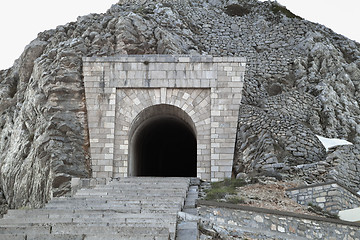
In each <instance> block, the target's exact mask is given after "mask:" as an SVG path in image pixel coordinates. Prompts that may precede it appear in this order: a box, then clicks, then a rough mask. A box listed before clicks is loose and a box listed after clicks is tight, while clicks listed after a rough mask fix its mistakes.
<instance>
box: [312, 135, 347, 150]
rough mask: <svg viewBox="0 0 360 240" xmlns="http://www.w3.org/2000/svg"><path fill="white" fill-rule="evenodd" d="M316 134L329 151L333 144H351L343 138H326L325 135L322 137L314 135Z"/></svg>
mask: <svg viewBox="0 0 360 240" xmlns="http://www.w3.org/2000/svg"><path fill="white" fill-rule="evenodd" d="M316 136H317V137H318V139H319V140H320V142H321V143H322V144H323V145H324V147H325V148H326V151H329V149H330V148H332V147H335V146H342V145H353V144H352V143H351V142H349V141H346V140H343V139H338V138H326V137H322V136H319V135H316Z"/></svg>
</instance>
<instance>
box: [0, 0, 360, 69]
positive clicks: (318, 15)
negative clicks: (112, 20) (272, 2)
mask: <svg viewBox="0 0 360 240" xmlns="http://www.w3.org/2000/svg"><path fill="white" fill-rule="evenodd" d="M116 2H117V0H103V1H101V0H96V1H95V0H62V1H53V0H31V1H29V0H7V1H6V0H3V1H2V2H1V3H0V30H1V35H0V69H6V68H8V67H11V66H12V64H13V62H14V61H15V59H17V58H18V57H19V56H20V55H21V53H22V52H23V50H24V47H25V46H26V45H27V44H28V43H30V41H32V40H33V39H35V38H36V36H37V34H38V33H39V32H42V31H44V30H48V29H52V28H55V27H56V26H58V25H64V24H66V23H68V22H71V21H75V20H76V18H77V17H78V16H82V15H86V14H89V13H94V12H96V13H102V12H105V11H106V10H107V9H109V8H110V6H111V5H112V4H115V3H116ZM278 2H279V3H281V4H282V5H284V6H286V7H287V8H288V9H289V10H291V11H292V12H293V13H295V14H297V15H299V16H301V17H303V18H305V19H307V20H310V21H313V22H318V23H321V24H323V25H325V26H327V27H330V28H331V29H333V30H334V31H335V32H337V33H340V34H342V35H345V36H347V37H348V38H350V39H353V40H356V41H358V42H360V27H359V26H358V25H359V24H360V14H359V9H360V0H278Z"/></svg>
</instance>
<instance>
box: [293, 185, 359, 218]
mask: <svg viewBox="0 0 360 240" xmlns="http://www.w3.org/2000/svg"><path fill="white" fill-rule="evenodd" d="M286 193H287V195H288V196H289V197H290V198H291V199H293V200H294V201H296V202H298V203H300V204H302V205H308V204H309V203H311V204H314V205H317V206H319V207H321V208H322V209H324V210H325V211H329V212H331V213H334V214H338V213H339V211H341V210H345V209H351V208H357V207H360V196H359V195H358V194H357V193H356V192H355V191H352V190H350V189H348V188H347V187H344V186H342V185H341V184H339V183H337V182H328V183H322V184H313V185H309V186H304V187H298V188H292V189H288V190H286Z"/></svg>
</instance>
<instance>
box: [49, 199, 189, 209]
mask: <svg viewBox="0 0 360 240" xmlns="http://www.w3.org/2000/svg"><path fill="white" fill-rule="evenodd" d="M62 206H64V207H69V206H70V207H71V206H74V207H79V206H82V207H86V206H88V207H98V208H100V207H102V206H103V207H105V208H107V207H109V206H114V207H129V208H132V207H135V208H136V207H139V206H140V207H143V208H157V207H165V208H168V207H177V208H181V207H182V203H179V202H163V201H162V202H142V201H140V202H118V201H93V200H85V201H71V202H69V201H67V202H50V203H48V204H46V206H45V207H44V209H49V208H53V207H62Z"/></svg>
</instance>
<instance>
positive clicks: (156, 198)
mask: <svg viewBox="0 0 360 240" xmlns="http://www.w3.org/2000/svg"><path fill="white" fill-rule="evenodd" d="M72 198H74V199H78V198H83V199H84V198H86V199H89V198H91V199H94V200H98V199H106V200H114V201H122V200H125V201H127V200H128V201H134V200H141V201H143V200H148V201H173V202H175V201H184V199H185V197H184V196H180V197H179V196H173V197H171V196H166V197H165V196H161V197H159V196H121V195H120V196H111V195H104V196H101V195H98V196H94V195H93V196H89V195H88V196H81V195H75V196H73V197H72Z"/></svg>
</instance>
